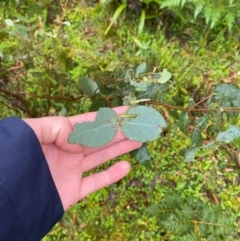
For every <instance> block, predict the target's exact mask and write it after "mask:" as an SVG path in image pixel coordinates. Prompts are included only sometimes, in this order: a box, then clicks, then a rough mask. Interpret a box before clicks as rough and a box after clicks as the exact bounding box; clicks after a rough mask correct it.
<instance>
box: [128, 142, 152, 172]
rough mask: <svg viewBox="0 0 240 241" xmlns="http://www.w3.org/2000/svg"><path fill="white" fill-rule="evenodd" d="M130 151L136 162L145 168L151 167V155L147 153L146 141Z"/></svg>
mask: <svg viewBox="0 0 240 241" xmlns="http://www.w3.org/2000/svg"><path fill="white" fill-rule="evenodd" d="M131 153H132V155H133V157H134V158H135V160H136V161H137V162H138V163H140V164H142V165H143V166H145V167H147V168H151V156H150V154H149V151H148V148H147V145H146V143H143V145H142V146H141V147H140V148H139V149H137V150H135V151H132V152H131Z"/></svg>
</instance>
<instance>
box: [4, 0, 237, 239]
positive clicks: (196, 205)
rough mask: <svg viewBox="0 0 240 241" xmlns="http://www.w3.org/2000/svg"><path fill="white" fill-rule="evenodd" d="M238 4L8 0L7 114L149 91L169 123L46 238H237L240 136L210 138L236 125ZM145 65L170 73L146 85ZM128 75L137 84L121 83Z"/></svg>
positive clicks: (91, 106)
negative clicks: (127, 169) (121, 174)
mask: <svg viewBox="0 0 240 241" xmlns="http://www.w3.org/2000/svg"><path fill="white" fill-rule="evenodd" d="M238 10H239V4H237V1H230V0H229V1H227V0H223V1H218V3H216V1H204V0H201V1H194V0H185V1H176V0H175V1H173V0H172V1H150V0H148V1H147V0H143V1H137V0H131V1H130V0H129V1H75V0H68V1H67V0H66V1H63V0H62V1H61V0H44V1H33V0H25V1H23V0H16V1H13V0H6V1H2V2H0V108H1V113H0V117H1V118H4V117H6V116H10V115H18V116H21V117H26V116H28V117H39V116H49V115H73V114H77V113H85V112H87V111H89V110H98V109H99V107H103V106H108V107H114V106H118V105H122V104H123V103H125V102H126V103H128V101H131V100H134V98H135V97H136V98H146V96H147V95H149V92H150V94H151V95H152V93H154V96H155V97H154V98H156V100H154V101H153V102H154V103H148V104H150V105H151V106H154V107H155V108H156V109H158V110H159V111H160V112H161V113H162V114H163V115H164V116H165V118H166V120H167V122H168V124H169V128H168V130H167V131H166V132H164V133H162V136H161V137H160V138H159V139H158V140H157V141H154V142H151V143H147V145H146V146H147V147H148V154H149V155H150V156H151V162H149V161H148V162H146V161H145V160H143V164H145V166H146V163H147V166H148V168H146V167H145V166H144V165H140V164H139V163H137V162H136V161H135V160H134V158H133V155H134V154H131V153H130V154H128V155H125V156H124V157H121V158H125V159H127V160H129V161H130V162H131V164H132V171H131V173H130V174H129V175H128V176H127V177H126V178H125V179H123V180H122V181H120V182H118V183H117V184H114V185H112V186H110V187H108V188H105V189H102V190H101V191H99V192H97V193H94V194H92V195H90V196H89V197H87V198H86V199H84V200H82V201H81V202H80V203H78V204H77V205H76V206H74V207H73V208H72V209H71V210H70V211H69V212H67V213H66V214H65V216H64V218H63V219H62V220H61V221H60V222H59V223H58V224H57V225H56V226H55V227H54V228H53V230H52V231H51V232H50V233H49V234H48V235H47V236H46V237H45V238H44V239H43V240H44V241H48V240H119V241H120V240H121V241H122V240H154V241H155V240H207V241H211V240H214V241H215V240H238V239H239V238H240V234H239V231H240V230H239V210H240V197H239V191H240V187H239V163H240V162H239V158H240V157H239V138H236V140H235V141H234V142H232V143H222V142H221V143H220V144H221V145H219V146H217V147H216V148H212V146H211V143H209V142H210V141H211V140H216V138H217V136H218V135H219V133H220V132H226V131H228V130H229V129H228V128H231V126H230V125H229V124H231V125H234V126H235V127H237V128H239V123H240V122H239V116H238V115H237V113H238V112H239V95H238V94H236V96H235V97H234V94H233V93H239V92H238V91H239V87H237V86H239V84H240V79H239V33H240V31H239V13H240V11H238ZM142 63H146V70H145V71H144V75H145V77H148V76H149V75H152V74H153V73H162V71H163V70H164V69H166V70H167V71H169V72H170V73H171V74H172V77H171V80H169V81H168V82H167V83H165V85H162V84H158V85H156V86H155V89H154V88H153V89H152V91H150V90H149V92H148V93H147V94H146V92H145V91H140V92H139V91H138V90H136V88H142V85H141V86H139V85H137V84H136V83H142V82H144V78H143V77H144V76H141V75H139V76H136V75H132V74H129V70H136V69H137V67H138V66H141V64H142ZM154 70H156V72H154ZM135 73H136V72H135ZM126 76H128V78H130V79H131V80H132V81H135V82H136V83H133V86H132V87H131V88H129V87H128V88H127V90H124V88H125V85H124V84H123V79H125V77H126ZM149 78H150V77H149ZM91 80H92V82H91ZM93 81H94V82H93ZM89 82H91V83H92V85H89ZM86 83H88V84H86ZM96 84H97V86H98V88H99V90H100V93H93V91H92V88H93V87H94V86H95V85H96ZM219 84H221V85H219ZM89 86H90V88H89ZM217 86H218V87H217ZM219 86H220V87H219ZM216 88H217V89H216ZM232 88H233V89H234V91H233V90H232ZM129 89H130V90H129ZM125 91H126V92H125ZM235 91H236V92H235ZM216 92H217V93H218V97H215V98H211V95H212V93H216ZM221 93H222V94H221ZM225 95H226V101H225V102H223V101H222V98H223V96H225ZM124 97H125V98H124ZM204 98H206V100H204V101H202V100H203V99H204ZM224 98H225V97H224ZM229 98H230V99H231V98H233V99H231V100H230V99H229ZM156 103H157V104H156ZM220 104H221V105H220ZM220 107H221V108H236V109H237V110H238V112H237V111H236V112H233V111H232V109H231V110H230V111H226V112H223V113H222V112H221V109H220ZM196 108H197V109H202V110H204V111H195V110H196ZM206 109H207V110H208V113H210V114H211V115H210V116H207V114H206V111H205V110H206ZM219 110H220V112H219ZM199 119H200V120H201V121H199ZM197 120H198V121H197ZM195 121H196V122H195ZM205 125H206V126H205ZM199 126H200V128H199ZM196 127H197V128H196ZM210 127H211V128H210ZM230 130H231V129H230ZM238 130H239V129H234V132H233V133H238ZM199 133H200V134H201V138H202V139H201V140H200V141H199V136H200V135H199ZM231 133H232V132H231ZM238 136H239V135H237V137H238ZM227 137H228V138H229V135H227ZM230 137H232V135H230ZM218 138H222V137H221V135H220V137H219V136H218ZM207 143H208V145H210V148H200V146H201V144H207ZM191 148H192V149H191ZM194 148H197V150H195V149H194ZM198 148H199V149H198ZM188 151H190V152H188ZM193 152H194V153H193ZM189 156H190V158H189V161H191V162H184V159H185V161H186V158H188V157H189ZM193 157H194V158H195V161H194V162H192V159H193ZM187 160H188V159H187ZM115 161H116V160H112V161H110V162H109V163H107V164H105V165H104V166H103V167H101V168H98V169H97V170H93V171H94V172H95V171H100V170H102V169H103V168H107V167H108V166H109V165H110V164H111V163H113V162H115ZM93 171H92V172H93ZM89 174H91V172H89V173H86V175H89Z"/></svg>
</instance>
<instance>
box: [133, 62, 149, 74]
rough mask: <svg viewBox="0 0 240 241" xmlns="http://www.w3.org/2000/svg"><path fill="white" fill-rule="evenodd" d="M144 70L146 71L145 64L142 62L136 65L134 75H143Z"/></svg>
mask: <svg viewBox="0 0 240 241" xmlns="http://www.w3.org/2000/svg"><path fill="white" fill-rule="evenodd" d="M146 69H147V64H146V62H143V63H141V64H140V65H138V67H137V69H136V72H135V74H136V75H139V74H143V73H145V71H146Z"/></svg>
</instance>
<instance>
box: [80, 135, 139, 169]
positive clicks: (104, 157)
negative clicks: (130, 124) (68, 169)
mask: <svg viewBox="0 0 240 241" xmlns="http://www.w3.org/2000/svg"><path fill="white" fill-rule="evenodd" d="M141 145H142V143H140V142H135V141H132V140H128V139H126V140H123V141H120V142H117V143H114V144H113V145H110V146H108V147H105V148H102V149H99V150H97V151H95V152H93V153H90V154H88V155H86V156H85V157H84V162H83V171H84V172H85V171H89V170H90V169H92V168H95V167H97V166H99V165H101V164H103V163H104V162H106V161H108V160H110V159H113V158H115V157H117V156H120V155H123V154H125V153H128V152H130V151H133V150H135V149H137V148H139V147H141Z"/></svg>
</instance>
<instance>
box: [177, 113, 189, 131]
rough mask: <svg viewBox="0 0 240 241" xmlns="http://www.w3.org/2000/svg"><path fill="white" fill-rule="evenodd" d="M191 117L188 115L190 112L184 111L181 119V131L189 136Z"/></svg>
mask: <svg viewBox="0 0 240 241" xmlns="http://www.w3.org/2000/svg"><path fill="white" fill-rule="evenodd" d="M189 122H190V120H189V115H188V110H184V111H183V112H182V113H181V114H180V117H179V129H180V131H182V132H183V133H185V134H188V130H187V127H188V124H189Z"/></svg>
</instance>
